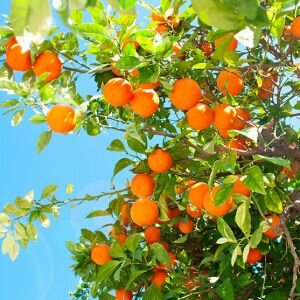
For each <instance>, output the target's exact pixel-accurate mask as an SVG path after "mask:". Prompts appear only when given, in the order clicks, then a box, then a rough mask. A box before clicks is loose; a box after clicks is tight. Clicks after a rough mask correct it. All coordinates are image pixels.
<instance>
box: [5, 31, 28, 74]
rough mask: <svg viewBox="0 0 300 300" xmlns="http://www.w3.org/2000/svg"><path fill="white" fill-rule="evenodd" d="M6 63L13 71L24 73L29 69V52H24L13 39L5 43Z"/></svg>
mask: <svg viewBox="0 0 300 300" xmlns="http://www.w3.org/2000/svg"><path fill="white" fill-rule="evenodd" d="M6 47H7V51H6V57H5V59H6V63H7V65H8V66H9V67H10V68H11V69H12V70H14V71H23V72H26V71H28V70H30V69H31V67H32V63H31V57H30V50H28V51H24V50H23V49H22V47H21V45H20V44H19V43H18V42H17V40H16V38H15V37H12V38H11V39H10V40H9V41H8V42H7V43H6Z"/></svg>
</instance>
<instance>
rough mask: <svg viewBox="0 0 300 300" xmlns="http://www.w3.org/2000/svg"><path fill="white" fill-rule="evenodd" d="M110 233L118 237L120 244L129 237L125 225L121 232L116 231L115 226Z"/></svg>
mask: <svg viewBox="0 0 300 300" xmlns="http://www.w3.org/2000/svg"><path fill="white" fill-rule="evenodd" d="M110 235H111V236H112V237H114V238H115V239H117V240H118V241H119V243H120V244H124V243H125V241H126V240H127V238H128V235H127V234H126V229H125V228H124V227H122V228H121V232H120V233H116V232H115V228H114V227H113V229H112V231H111V233H110Z"/></svg>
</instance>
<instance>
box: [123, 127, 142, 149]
mask: <svg viewBox="0 0 300 300" xmlns="http://www.w3.org/2000/svg"><path fill="white" fill-rule="evenodd" d="M126 135H128V136H130V137H132V138H134V139H136V140H138V141H139V142H141V143H142V144H143V145H144V144H145V141H144V140H143V137H142V135H141V133H139V132H138V130H137V125H136V124H134V123H132V124H129V125H128V126H127V127H126Z"/></svg>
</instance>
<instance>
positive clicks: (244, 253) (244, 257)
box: [243, 244, 250, 262]
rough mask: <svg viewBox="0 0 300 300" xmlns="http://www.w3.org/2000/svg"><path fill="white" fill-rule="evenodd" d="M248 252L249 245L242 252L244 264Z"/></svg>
mask: <svg viewBox="0 0 300 300" xmlns="http://www.w3.org/2000/svg"><path fill="white" fill-rule="evenodd" d="M249 250H250V244H247V245H246V247H245V248H244V251H243V261H244V262H246V261H247V258H248V254H249Z"/></svg>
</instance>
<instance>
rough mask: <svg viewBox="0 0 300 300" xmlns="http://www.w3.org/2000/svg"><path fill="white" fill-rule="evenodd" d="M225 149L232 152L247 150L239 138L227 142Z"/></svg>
mask: <svg viewBox="0 0 300 300" xmlns="http://www.w3.org/2000/svg"><path fill="white" fill-rule="evenodd" d="M227 147H228V148H230V149H234V150H243V151H246V150H247V145H246V143H245V141H244V140H241V139H239V138H235V139H233V140H231V141H228V143H227Z"/></svg>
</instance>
